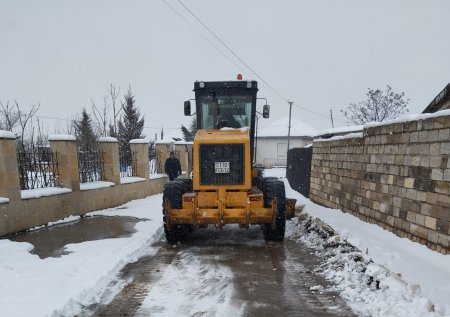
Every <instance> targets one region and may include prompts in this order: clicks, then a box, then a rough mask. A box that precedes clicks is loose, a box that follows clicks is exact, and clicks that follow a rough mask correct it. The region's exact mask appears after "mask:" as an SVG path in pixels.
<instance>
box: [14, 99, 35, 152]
mask: <svg viewBox="0 0 450 317" xmlns="http://www.w3.org/2000/svg"><path fill="white" fill-rule="evenodd" d="M14 104H15V106H16V109H17V113H18V114H19V125H20V130H21V131H20V132H21V133H20V144H21V146H22V147H24V146H25V132H26V128H27V125H28V124H29V123H30V122H32V120H33V117H34V115H35V114H36V112H37V111H38V110H39V107H40V106H41V105H40V104H39V105H37V106H36V105H33V106H31V109H30V111H28V112H23V111H22V110H21V109H20V105H19V103H18V102H17V101H16V100H14ZM30 131H31V135H30V137H31V139H33V136H34V132H33V129H32V127H31V129H30Z"/></svg>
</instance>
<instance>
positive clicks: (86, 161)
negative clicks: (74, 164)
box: [78, 150, 105, 183]
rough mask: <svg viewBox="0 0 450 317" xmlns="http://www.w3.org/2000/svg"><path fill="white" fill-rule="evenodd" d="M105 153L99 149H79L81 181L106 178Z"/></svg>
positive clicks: (86, 181)
mask: <svg viewBox="0 0 450 317" xmlns="http://www.w3.org/2000/svg"><path fill="white" fill-rule="evenodd" d="M103 154H104V153H103V152H101V151H98V150H88V151H81V150H78V172H79V174H80V183H88V182H95V181H103V180H105V167H104V159H103V157H104V155H103Z"/></svg>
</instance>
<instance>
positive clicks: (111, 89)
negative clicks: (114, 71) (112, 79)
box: [108, 84, 122, 134]
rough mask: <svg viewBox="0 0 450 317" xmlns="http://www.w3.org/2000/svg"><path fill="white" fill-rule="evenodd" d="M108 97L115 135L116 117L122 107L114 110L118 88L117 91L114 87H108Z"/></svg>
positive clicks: (111, 85)
mask: <svg viewBox="0 0 450 317" xmlns="http://www.w3.org/2000/svg"><path fill="white" fill-rule="evenodd" d="M108 93H109V97H110V98H111V105H112V108H113V129H112V131H114V134H117V117H118V116H119V114H120V111H121V110H122V107H119V109H116V100H117V97H118V96H119V93H120V88H119V89H118V90H117V89H116V86H115V85H113V84H110V85H109V89H108Z"/></svg>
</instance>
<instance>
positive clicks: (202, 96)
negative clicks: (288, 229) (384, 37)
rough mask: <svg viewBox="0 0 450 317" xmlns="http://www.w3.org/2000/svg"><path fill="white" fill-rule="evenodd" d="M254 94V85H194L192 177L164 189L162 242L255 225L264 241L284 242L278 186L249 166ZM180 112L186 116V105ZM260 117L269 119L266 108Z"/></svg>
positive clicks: (281, 186) (282, 195)
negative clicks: (230, 226)
mask: <svg viewBox="0 0 450 317" xmlns="http://www.w3.org/2000/svg"><path fill="white" fill-rule="evenodd" d="M257 91H258V84H257V82H256V81H243V80H236V81H215V82H206V81H205V82H203V81H202V82H195V84H194V92H195V104H196V113H195V115H196V116H197V117H196V118H197V128H198V131H197V134H196V136H195V139H194V146H193V177H192V179H188V178H177V179H175V180H174V181H171V182H168V183H167V184H166V185H165V188H164V193H163V214H164V219H163V220H164V232H165V235H166V239H167V241H168V242H171V243H172V242H177V241H180V240H182V239H183V238H184V237H185V235H186V233H187V232H188V231H192V230H194V229H197V228H206V227H207V226H208V225H214V226H215V227H216V228H222V227H223V226H224V225H226V224H238V225H239V226H240V227H242V228H248V227H249V226H250V225H261V228H262V231H263V233H264V237H265V239H266V240H283V239H284V233H285V225H286V196H285V188H284V183H283V182H282V181H280V180H278V179H276V178H273V177H268V178H264V177H262V171H261V170H258V169H257V168H256V167H255V166H253V164H252V162H253V161H254V154H255V153H254V152H255V151H254V150H255V148H254V145H255V120H256V119H257V118H256V115H257V111H256V100H257V97H256V94H257ZM184 112H185V115H191V104H190V102H189V101H186V102H185V104H184ZM262 115H263V117H264V118H267V117H269V106H268V105H265V106H264V108H263V113H262ZM288 205H289V204H288Z"/></svg>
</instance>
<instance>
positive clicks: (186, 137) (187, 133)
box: [181, 116, 197, 142]
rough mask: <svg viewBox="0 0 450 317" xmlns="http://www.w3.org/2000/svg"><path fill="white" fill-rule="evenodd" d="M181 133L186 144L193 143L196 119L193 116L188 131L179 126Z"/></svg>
mask: <svg viewBox="0 0 450 317" xmlns="http://www.w3.org/2000/svg"><path fill="white" fill-rule="evenodd" d="M181 132H183V137H184V140H185V141H187V142H192V141H194V138H195V134H196V133H197V117H195V116H194V118H192V122H191V124H190V125H189V129H188V128H186V127H185V126H184V125H181Z"/></svg>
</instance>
